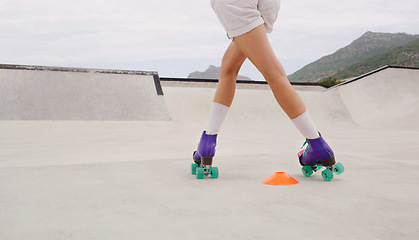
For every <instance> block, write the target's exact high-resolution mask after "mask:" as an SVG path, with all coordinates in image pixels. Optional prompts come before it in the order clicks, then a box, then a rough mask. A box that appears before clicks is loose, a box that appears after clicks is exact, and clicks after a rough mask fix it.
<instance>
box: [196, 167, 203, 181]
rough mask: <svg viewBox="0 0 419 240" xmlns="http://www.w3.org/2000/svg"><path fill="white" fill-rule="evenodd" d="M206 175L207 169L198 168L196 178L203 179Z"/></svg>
mask: <svg viewBox="0 0 419 240" xmlns="http://www.w3.org/2000/svg"><path fill="white" fill-rule="evenodd" d="M204 176H205V170H204V168H202V167H198V168H196V178H197V179H203V178H204Z"/></svg>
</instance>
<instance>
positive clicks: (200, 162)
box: [192, 131, 218, 179]
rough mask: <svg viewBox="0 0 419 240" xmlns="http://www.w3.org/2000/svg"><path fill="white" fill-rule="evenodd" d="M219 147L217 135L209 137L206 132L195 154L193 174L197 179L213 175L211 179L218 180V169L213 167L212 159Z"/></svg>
mask: <svg viewBox="0 0 419 240" xmlns="http://www.w3.org/2000/svg"><path fill="white" fill-rule="evenodd" d="M216 145H217V134H216V135H207V134H206V132H205V131H204V132H203V133H202V136H201V140H200V141H199V144H198V149H197V150H196V151H195V152H194V153H193V160H194V162H195V163H192V174H194V175H195V174H196V178H198V179H203V178H204V177H205V176H208V175H211V178H218V168H217V167H213V166H212V158H213V157H214V155H215V146H216Z"/></svg>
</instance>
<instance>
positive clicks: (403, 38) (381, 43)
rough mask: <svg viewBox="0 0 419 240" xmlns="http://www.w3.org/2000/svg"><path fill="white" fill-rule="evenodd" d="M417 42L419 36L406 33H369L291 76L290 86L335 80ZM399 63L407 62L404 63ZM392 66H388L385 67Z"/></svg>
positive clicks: (289, 77)
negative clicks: (371, 60)
mask: <svg viewBox="0 0 419 240" xmlns="http://www.w3.org/2000/svg"><path fill="white" fill-rule="evenodd" d="M418 39H419V35H409V34H406V33H394V34H393V33H376V32H366V33H365V34H364V35H362V36H361V37H360V38H358V39H356V40H355V41H353V42H352V43H351V44H349V45H348V46H346V47H344V48H341V49H339V50H338V51H336V52H335V53H333V54H331V55H328V56H324V57H322V58H320V59H319V60H317V61H315V62H312V63H310V64H308V65H306V66H304V67H303V68H302V69H300V70H298V71H296V72H295V73H293V74H291V75H289V76H288V79H289V80H290V81H291V82H315V81H318V80H321V79H324V78H327V77H330V76H333V75H335V74H337V73H338V72H340V71H343V70H345V69H346V68H349V67H354V68H356V67H355V65H356V64H358V63H360V62H363V61H369V60H368V59H370V58H374V57H378V56H380V55H383V54H384V55H385V54H387V53H388V52H391V51H392V50H395V49H397V48H400V47H403V46H406V45H408V44H409V43H412V42H413V41H415V40H418ZM414 46H416V45H414ZM414 46H413V47H414ZM405 50H407V49H405ZM393 54H395V53H392V54H391V56H395V55H393ZM406 54H407V55H406ZM408 55H409V54H408V53H404V54H399V55H398V56H399V57H401V56H408ZM416 59H417V58H416ZM400 62H404V60H403V61H400ZM390 64H391V63H385V64H384V65H390ZM353 65H354V66H353Z"/></svg>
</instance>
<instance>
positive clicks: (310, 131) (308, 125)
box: [291, 111, 320, 139]
mask: <svg viewBox="0 0 419 240" xmlns="http://www.w3.org/2000/svg"><path fill="white" fill-rule="evenodd" d="M291 121H292V122H293V123H294V125H295V126H296V127H297V129H298V131H300V133H301V134H302V135H303V136H304V137H305V138H307V139H316V138H319V137H320V135H319V132H318V131H317V129H316V126H314V123H313V121H312V120H311V118H310V115H309V114H308V111H305V112H304V113H303V114H301V115H300V116H298V117H296V118H294V119H291Z"/></svg>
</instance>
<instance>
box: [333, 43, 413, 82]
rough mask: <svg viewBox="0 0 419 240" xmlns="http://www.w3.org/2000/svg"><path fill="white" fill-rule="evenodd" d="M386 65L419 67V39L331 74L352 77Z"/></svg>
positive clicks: (338, 76) (339, 77)
mask: <svg viewBox="0 0 419 240" xmlns="http://www.w3.org/2000/svg"><path fill="white" fill-rule="evenodd" d="M386 65H392V66H403V67H418V68H419V39H418V40H416V41H413V42H412V43H410V44H408V45H406V46H404V47H399V48H396V49H393V50H390V51H388V52H386V53H384V54H380V55H377V56H374V57H371V58H368V59H366V60H364V61H361V62H359V63H356V64H353V65H351V66H350V67H348V68H346V69H344V70H342V71H339V72H338V73H337V74H335V75H333V76H331V78H335V79H346V78H352V77H356V76H360V75H362V74H364V73H367V72H370V71H373V70H375V69H377V68H380V67H384V66H386Z"/></svg>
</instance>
